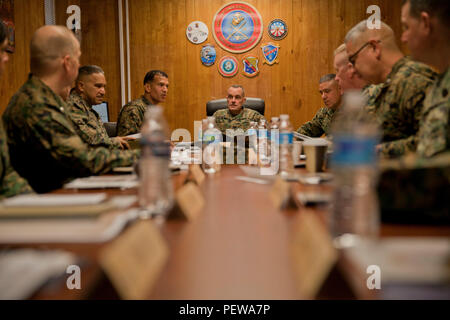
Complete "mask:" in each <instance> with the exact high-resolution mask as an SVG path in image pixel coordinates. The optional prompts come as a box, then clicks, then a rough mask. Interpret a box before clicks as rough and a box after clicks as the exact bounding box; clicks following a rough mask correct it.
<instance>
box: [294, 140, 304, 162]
mask: <svg viewBox="0 0 450 320" xmlns="http://www.w3.org/2000/svg"><path fill="white" fill-rule="evenodd" d="M302 144H303V142H302V141H294V143H293V147H292V157H293V159H294V166H296V165H298V164H299V163H300V155H301V154H302Z"/></svg>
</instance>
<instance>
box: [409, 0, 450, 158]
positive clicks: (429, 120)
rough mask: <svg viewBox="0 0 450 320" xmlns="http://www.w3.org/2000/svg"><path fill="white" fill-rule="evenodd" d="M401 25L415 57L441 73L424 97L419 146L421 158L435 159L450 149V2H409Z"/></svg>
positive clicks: (414, 0)
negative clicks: (424, 21) (434, 157)
mask: <svg viewBox="0 0 450 320" xmlns="http://www.w3.org/2000/svg"><path fill="white" fill-rule="evenodd" d="M423 20H426V24H424V23H423ZM402 24H403V26H404V28H403V29H404V32H403V34H402V41H403V42H405V43H407V44H408V47H409V50H410V52H411V56H412V58H413V59H415V60H418V61H422V62H424V63H427V64H432V65H433V66H435V67H436V68H437V69H438V70H439V71H440V72H441V73H440V74H439V75H438V77H437V80H436V81H435V82H434V84H433V86H432V87H431V88H430V90H429V91H428V93H427V95H426V97H425V101H424V105H423V111H422V118H421V121H420V128H419V137H418V139H419V142H418V145H417V154H418V155H419V156H422V157H433V156H435V155H437V154H440V153H442V152H445V151H448V150H450V123H449V122H450V64H449V62H450V60H449V57H450V42H449V41H448V39H449V38H450V3H449V2H448V1H439V0H421V1H417V0H408V1H406V2H405V3H404V4H403V7H402Z"/></svg>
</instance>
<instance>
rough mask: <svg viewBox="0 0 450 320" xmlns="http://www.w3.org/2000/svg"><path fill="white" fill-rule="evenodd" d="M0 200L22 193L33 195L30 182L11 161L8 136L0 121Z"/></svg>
mask: <svg viewBox="0 0 450 320" xmlns="http://www.w3.org/2000/svg"><path fill="white" fill-rule="evenodd" d="M0 144H1V146H0V152H1V154H0V199H2V198H8V197H12V196H15V195H18V194H22V193H32V192H33V189H32V188H31V187H30V185H29V184H28V182H27V181H26V180H25V179H24V178H22V177H21V176H19V174H18V173H17V172H16V171H15V170H14V169H13V167H12V166H11V164H10V161H9V152H8V146H7V143H6V134H5V131H4V129H3V124H2V121H1V119H0Z"/></svg>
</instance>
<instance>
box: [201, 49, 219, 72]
mask: <svg viewBox="0 0 450 320" xmlns="http://www.w3.org/2000/svg"><path fill="white" fill-rule="evenodd" d="M200 59H201V60H202V63H203V65H205V66H207V67H209V66H212V65H213V64H214V62H216V49H215V48H214V45H212V44H206V45H204V46H203V47H202V50H201V52H200Z"/></svg>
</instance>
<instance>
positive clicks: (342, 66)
mask: <svg viewBox="0 0 450 320" xmlns="http://www.w3.org/2000/svg"><path fill="white" fill-rule="evenodd" d="M334 69H335V70H336V78H335V79H336V81H337V83H338V84H339V87H340V88H341V93H344V92H345V91H348V90H358V89H362V88H363V87H364V86H366V85H367V84H368V83H367V81H365V80H364V79H362V78H361V75H360V74H359V73H357V72H356V70H355V68H354V67H353V66H352V65H351V63H350V62H349V61H348V54H347V51H346V48H345V44H344V43H343V44H341V45H340V46H339V47H338V48H337V49H336V50H334Z"/></svg>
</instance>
